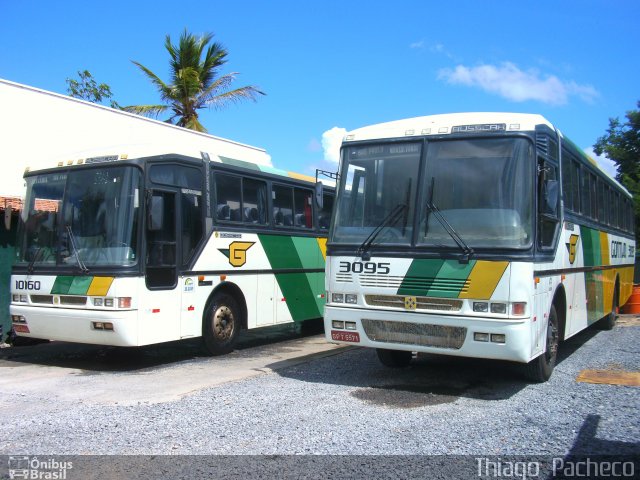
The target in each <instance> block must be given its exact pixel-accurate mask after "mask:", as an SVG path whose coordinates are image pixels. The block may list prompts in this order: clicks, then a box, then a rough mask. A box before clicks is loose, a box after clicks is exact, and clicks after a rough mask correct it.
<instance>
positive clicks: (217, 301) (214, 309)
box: [202, 293, 240, 355]
mask: <svg viewBox="0 0 640 480" xmlns="http://www.w3.org/2000/svg"><path fill="white" fill-rule="evenodd" d="M239 333H240V308H238V303H237V302H236V300H235V299H234V298H233V297H232V296H231V295H228V294H226V293H219V294H216V295H215V296H214V297H213V299H212V300H211V302H210V303H209V305H208V307H207V309H206V310H205V313H204V318H203V321H202V339H203V343H204V348H205V349H206V351H207V352H208V353H209V354H211V355H224V354H225V353H229V352H231V351H232V350H233V347H234V346H235V343H236V340H237V339H238V334H239Z"/></svg>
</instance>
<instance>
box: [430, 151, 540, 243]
mask: <svg viewBox="0 0 640 480" xmlns="http://www.w3.org/2000/svg"><path fill="white" fill-rule="evenodd" d="M532 175H533V145H532V144H531V142H529V141H528V140H526V139H524V138H497V139H493V138H491V139H472V140H448V141H441V142H432V143H430V144H429V147H428V150H427V158H426V175H425V177H424V180H423V186H424V190H425V196H426V204H425V207H424V208H422V209H420V216H419V225H420V229H419V232H418V245H429V246H448V247H449V246H450V247H455V246H456V243H455V241H454V239H453V238H452V237H451V235H450V234H449V233H448V232H447V231H446V229H445V228H444V226H443V225H442V222H439V221H438V220H437V218H436V217H435V216H434V215H432V214H431V208H430V206H431V207H435V208H437V209H438V210H439V211H440V213H441V216H442V218H444V220H445V221H446V222H447V223H448V224H450V225H451V227H453V229H454V231H455V232H457V234H458V235H459V236H460V238H462V239H463V240H464V242H465V243H466V244H468V245H469V246H470V247H472V248H525V247H528V246H529V245H530V244H531V241H532V238H533V236H532V225H533V222H532V214H533V207H532V205H533V191H532V189H533V185H534V183H535V182H534V181H533V178H532Z"/></svg>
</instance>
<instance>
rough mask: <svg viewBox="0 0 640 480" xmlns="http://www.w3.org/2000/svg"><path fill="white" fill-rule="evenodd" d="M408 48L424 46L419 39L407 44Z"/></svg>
mask: <svg viewBox="0 0 640 480" xmlns="http://www.w3.org/2000/svg"><path fill="white" fill-rule="evenodd" d="M409 48H424V40H420V41H419V42H413V43H412V44H410V45H409Z"/></svg>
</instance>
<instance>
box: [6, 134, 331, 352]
mask: <svg viewBox="0 0 640 480" xmlns="http://www.w3.org/2000/svg"><path fill="white" fill-rule="evenodd" d="M220 142H222V140H220ZM227 143H229V145H227V147H228V148H227V150H228V151H230V152H232V153H233V152H235V154H236V155H237V158H230V157H229V156H223V155H222V154H220V155H215V154H214V153H213V152H211V155H209V154H203V155H202V158H194V157H192V156H186V155H178V154H166V155H151V156H145V155H144V154H140V155H135V156H133V155H112V156H100V157H91V158H84V159H81V160H74V161H70V162H60V163H59V165H58V167H55V168H50V169H42V170H38V171H28V172H26V173H25V181H26V185H27V189H26V197H25V203H24V209H23V211H22V213H21V219H20V225H19V229H18V239H17V248H16V259H15V265H14V267H13V272H12V273H13V275H12V278H11V305H10V313H11V319H12V323H13V329H14V331H15V333H16V334H17V335H19V336H25V337H33V338H40V339H50V340H63V341H69V342H79V343H90V344H102V345H116V346H140V345H148V344H153V343H160V342H167V341H171V340H178V339H183V338H189V337H198V336H202V337H203V340H204V344H205V347H206V348H207V350H208V351H209V352H210V353H211V354H222V353H226V352H229V351H230V350H231V349H232V348H233V346H234V344H235V342H236V340H237V337H238V333H239V331H240V330H241V329H243V328H254V327H259V326H263V325H274V324H279V323H286V322H293V321H304V320H307V319H312V318H320V317H321V316H322V309H323V305H324V301H325V299H324V297H325V295H324V294H325V290H324V263H325V245H326V235H327V232H328V228H329V222H330V216H331V208H332V203H333V189H332V188H329V189H326V190H325V191H324V192H325V193H324V201H321V200H320V198H321V197H320V198H319V197H318V195H317V194H319V193H320V190H319V189H317V188H315V187H316V184H315V182H314V178H313V177H306V176H303V175H298V174H294V173H290V172H285V171H281V170H277V169H275V168H272V167H270V166H265V165H259V164H256V163H253V162H247V161H243V160H242V155H243V152H244V151H245V150H247V151H248V152H249V153H251V151H250V150H251V149H252V148H253V147H251V148H250V147H246V148H245V147H243V146H242V145H239V144H233V142H227ZM133 147H134V146H132V148H133ZM254 153H255V152H254ZM226 155H229V154H228V153H226Z"/></svg>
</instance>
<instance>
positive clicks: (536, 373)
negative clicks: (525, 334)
mask: <svg viewBox="0 0 640 480" xmlns="http://www.w3.org/2000/svg"><path fill="white" fill-rule="evenodd" d="M559 338H560V337H559V335H558V314H557V313H556V307H555V305H551V311H550V312H549V318H548V320H547V338H546V342H545V344H546V345H545V349H544V352H543V353H542V354H541V355H539V356H538V357H536V358H534V359H533V360H531V361H530V362H529V363H527V364H526V365H525V375H526V376H527V378H528V379H529V380H531V381H533V382H535V383H543V382H546V381H547V380H549V378H551V374H552V373H553V369H554V368H555V366H556V360H557V358H558V344H559Z"/></svg>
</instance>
